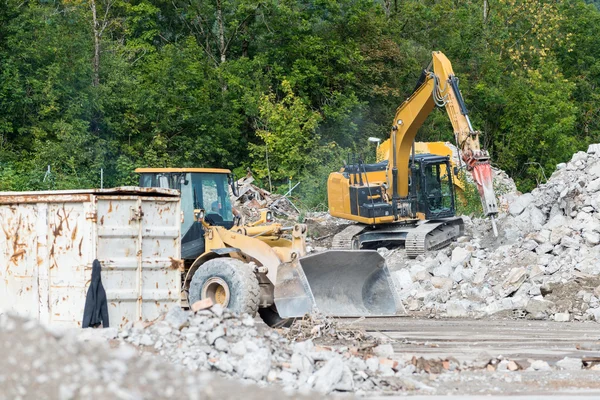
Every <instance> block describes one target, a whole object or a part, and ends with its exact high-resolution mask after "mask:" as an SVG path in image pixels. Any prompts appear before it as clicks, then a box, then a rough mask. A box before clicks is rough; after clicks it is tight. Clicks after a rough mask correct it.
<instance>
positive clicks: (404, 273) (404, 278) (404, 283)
mask: <svg viewBox="0 0 600 400" xmlns="http://www.w3.org/2000/svg"><path fill="white" fill-rule="evenodd" d="M393 275H394V278H395V279H396V282H397V283H398V286H399V287H400V289H407V288H409V287H411V286H412V284H413V279H412V277H411V276H410V272H409V271H408V270H407V269H401V270H399V271H394V272H393Z"/></svg>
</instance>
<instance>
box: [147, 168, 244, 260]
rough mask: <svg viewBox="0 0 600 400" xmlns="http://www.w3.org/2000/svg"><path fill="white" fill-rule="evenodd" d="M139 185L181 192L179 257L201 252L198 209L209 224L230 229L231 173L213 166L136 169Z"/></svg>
mask: <svg viewBox="0 0 600 400" xmlns="http://www.w3.org/2000/svg"><path fill="white" fill-rule="evenodd" d="M135 172H136V173H138V174H140V186H141V187H158V188H166V189H176V190H179V191H180V193H181V214H182V223H181V257H182V258H183V259H185V260H195V259H196V258H197V257H198V256H199V255H201V254H202V253H204V250H205V245H204V229H203V227H202V222H201V220H199V219H198V211H199V210H204V221H205V222H206V223H208V224H209V225H213V226H214V225H218V226H223V227H225V228H227V229H231V227H233V224H234V219H233V213H232V208H231V202H230V200H229V187H228V186H229V183H230V174H231V172H230V171H229V170H227V169H217V168H138V169H136V170H135Z"/></svg>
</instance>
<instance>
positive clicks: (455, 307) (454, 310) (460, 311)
mask: <svg viewBox="0 0 600 400" xmlns="http://www.w3.org/2000/svg"><path fill="white" fill-rule="evenodd" d="M468 315H469V313H468V312H467V310H466V309H465V307H464V306H463V305H462V304H461V303H459V302H457V301H450V302H448V304H446V316H448V317H450V318H464V317H467V316H468Z"/></svg>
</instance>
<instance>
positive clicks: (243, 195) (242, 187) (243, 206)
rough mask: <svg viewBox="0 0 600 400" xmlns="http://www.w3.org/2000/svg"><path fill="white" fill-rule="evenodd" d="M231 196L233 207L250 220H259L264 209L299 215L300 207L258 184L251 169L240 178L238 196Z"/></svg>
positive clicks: (291, 215) (285, 215)
mask: <svg viewBox="0 0 600 400" xmlns="http://www.w3.org/2000/svg"><path fill="white" fill-rule="evenodd" d="M230 197H231V202H232V205H233V207H234V208H235V209H236V211H237V212H239V213H241V214H242V216H244V217H245V218H246V220H248V221H254V220H257V219H258V217H259V216H260V210H263V209H270V210H272V211H274V212H275V213H277V214H279V215H281V216H284V217H286V218H296V217H297V216H298V209H297V208H296V206H294V204H293V203H292V202H291V201H290V200H289V199H288V198H287V197H285V196H282V195H279V194H274V193H271V192H269V191H267V190H265V189H262V188H260V187H258V186H256V185H255V184H254V177H253V176H252V172H250V171H248V174H247V175H246V176H245V177H243V178H241V179H238V181H237V196H236V195H234V194H233V193H230Z"/></svg>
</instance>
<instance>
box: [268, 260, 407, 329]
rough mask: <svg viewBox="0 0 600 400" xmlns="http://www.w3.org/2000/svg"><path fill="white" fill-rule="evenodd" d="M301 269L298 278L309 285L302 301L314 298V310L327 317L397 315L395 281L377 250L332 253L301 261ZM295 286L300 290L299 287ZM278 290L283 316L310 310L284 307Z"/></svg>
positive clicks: (276, 298)
mask: <svg viewBox="0 0 600 400" xmlns="http://www.w3.org/2000/svg"><path fill="white" fill-rule="evenodd" d="M299 266H301V268H297V271H300V270H301V274H300V273H298V276H301V275H304V277H305V279H306V282H307V284H303V285H302V286H303V289H302V292H303V295H304V297H303V298H304V299H309V298H310V297H312V300H313V301H314V303H313V305H314V307H315V309H316V310H317V311H319V312H321V313H323V314H325V315H330V316H339V317H346V316H348V317H349V316H357V317H358V316H379V315H395V314H397V312H398V302H399V301H398V299H397V295H396V291H395V289H394V285H393V283H392V278H391V276H390V273H389V271H388V269H387V266H386V265H385V260H384V259H383V257H382V256H381V255H380V254H379V253H377V252H376V251H373V250H329V251H326V252H323V253H318V254H314V255H310V256H307V257H304V258H302V259H300V261H299ZM296 287H297V288H298V289H299V287H300V285H298V284H297V285H296ZM275 291H276V292H275V304H276V306H277V309H278V311H279V314H280V316H281V317H283V318H287V317H299V316H301V315H304V314H305V313H306V312H308V311H310V310H308V311H306V310H305V308H304V309H301V307H297V308H296V309H293V308H292V307H286V306H284V307H283V308H282V307H281V306H280V302H281V300H283V299H282V298H278V296H277V294H278V293H277V288H275ZM280 293H281V292H280ZM296 293H300V290H297V291H296ZM278 301H279V302H278ZM284 303H288V304H289V303H290V302H289V301H288V302H286V301H284ZM305 305H306V303H304V304H303V306H304V307H305ZM301 311H303V312H301ZM284 314H288V315H284Z"/></svg>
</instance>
